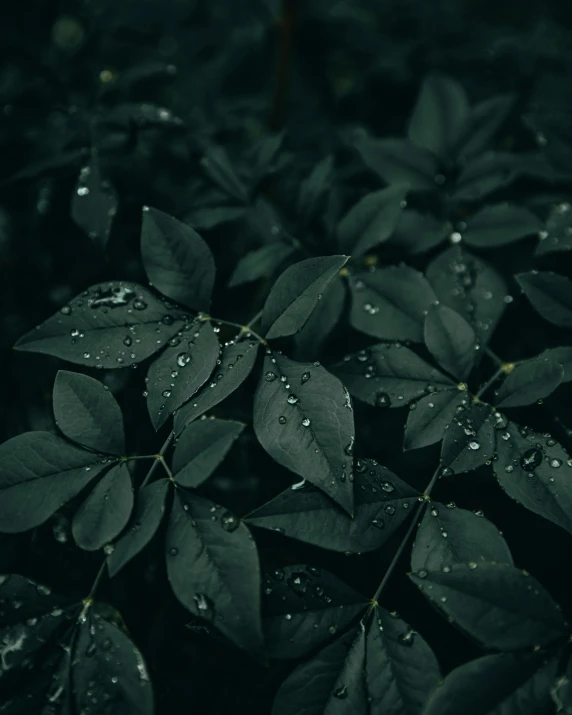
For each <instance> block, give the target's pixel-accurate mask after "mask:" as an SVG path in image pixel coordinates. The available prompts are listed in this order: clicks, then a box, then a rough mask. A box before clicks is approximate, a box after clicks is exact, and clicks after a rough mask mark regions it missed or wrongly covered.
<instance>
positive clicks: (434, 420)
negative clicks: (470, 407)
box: [403, 389, 469, 450]
mask: <svg viewBox="0 0 572 715" xmlns="http://www.w3.org/2000/svg"><path fill="white" fill-rule="evenodd" d="M468 402H469V400H468V397H467V393H466V392H464V391H463V390H458V389H450V390H442V391H441V392H435V393H433V394H429V395H426V396H425V397H422V398H421V399H420V400H417V402H413V403H412V404H411V405H410V412H409V415H408V416H407V423H406V425H405V434H404V438H403V449H405V450H408V449H420V448H421V447H427V446H429V445H430V444H434V443H435V442H439V441H440V440H442V439H443V437H444V436H445V433H446V430H447V428H448V427H449V425H450V424H451V422H452V421H453V419H454V417H455V415H456V414H457V413H458V412H459V411H461V410H462V409H463V408H464V407H465V406H466V405H467V404H468Z"/></svg>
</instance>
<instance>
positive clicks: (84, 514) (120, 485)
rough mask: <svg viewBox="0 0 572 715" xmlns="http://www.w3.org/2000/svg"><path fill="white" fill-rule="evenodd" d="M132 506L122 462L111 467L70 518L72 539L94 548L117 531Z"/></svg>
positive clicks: (80, 545)
mask: <svg viewBox="0 0 572 715" xmlns="http://www.w3.org/2000/svg"><path fill="white" fill-rule="evenodd" d="M132 509H133V487H132V486H131V475H130V474H129V469H128V468H127V464H126V462H122V463H120V464H117V465H115V466H114V467H112V468H111V469H110V470H109V471H108V472H107V473H106V474H105V475H104V476H103V477H102V479H100V480H99V482H98V483H97V485H96V486H95V488H94V489H93V491H92V492H91V494H90V495H89V496H88V497H87V498H86V499H85V501H84V502H83V503H82V504H81V506H80V507H79V509H78V510H77V511H76V513H75V515H74V518H73V522H72V533H73V538H74V539H75V543H76V544H77V545H78V546H79V547H80V548H81V549H85V550H86V551H97V550H98V549H101V548H102V547H103V546H105V545H106V544H108V543H110V542H111V541H113V539H115V537H116V536H117V535H118V534H120V533H121V531H122V530H123V528H124V526H125V524H127V522H128V521H129V516H130V515H131V510H132Z"/></svg>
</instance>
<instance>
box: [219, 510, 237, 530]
mask: <svg viewBox="0 0 572 715" xmlns="http://www.w3.org/2000/svg"><path fill="white" fill-rule="evenodd" d="M220 523H221V526H222V528H223V529H224V530H225V531H236V529H238V527H239V526H240V520H239V519H237V518H236V516H235V515H234V514H231V513H230V511H226V512H225V513H224V514H223V515H222V516H221V518H220Z"/></svg>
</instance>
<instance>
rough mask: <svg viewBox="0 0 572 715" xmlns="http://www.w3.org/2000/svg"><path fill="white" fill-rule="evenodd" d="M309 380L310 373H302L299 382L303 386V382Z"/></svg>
mask: <svg viewBox="0 0 572 715" xmlns="http://www.w3.org/2000/svg"><path fill="white" fill-rule="evenodd" d="M309 379H310V373H309V372H303V373H302V376H301V377H300V382H301V383H302V385H303V384H304V383H305V382H308V380H309Z"/></svg>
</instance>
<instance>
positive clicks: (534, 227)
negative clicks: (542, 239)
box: [463, 204, 542, 248]
mask: <svg viewBox="0 0 572 715" xmlns="http://www.w3.org/2000/svg"><path fill="white" fill-rule="evenodd" d="M541 228H542V222H541V221H540V219H539V218H537V217H536V216H535V215H534V214H533V213H532V211H529V210H528V209H526V208H523V207H522V206H512V205H511V204H493V205H491V206H485V207H484V208H483V209H481V210H480V211H479V212H478V213H476V214H475V215H474V216H472V217H471V218H470V219H469V220H468V221H467V229H466V231H464V232H463V239H464V240H465V241H466V242H467V243H468V244H470V245H471V246H477V247H478V248H495V247H497V246H506V245H507V244H509V243H514V242H515V241H519V240H520V239H521V238H524V237H525V236H530V235H531V234H533V233H537V232H538V231H540V229H541Z"/></svg>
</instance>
